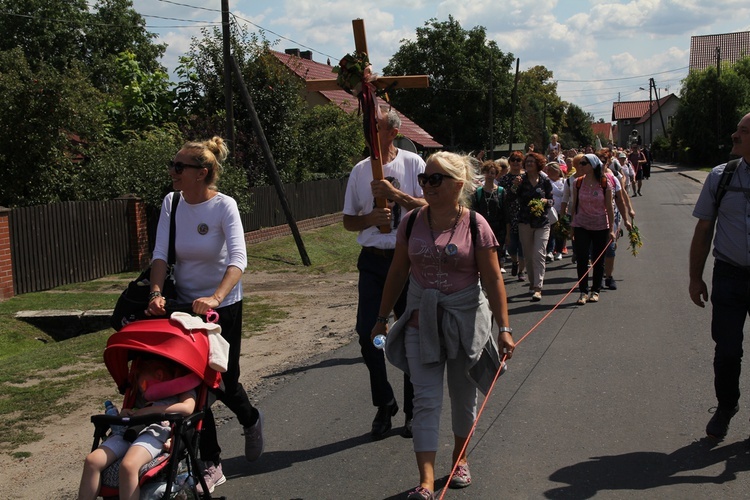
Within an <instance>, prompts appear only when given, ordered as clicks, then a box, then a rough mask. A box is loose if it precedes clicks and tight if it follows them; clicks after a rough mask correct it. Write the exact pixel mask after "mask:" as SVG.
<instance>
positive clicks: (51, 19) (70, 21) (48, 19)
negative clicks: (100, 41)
mask: <svg viewBox="0 0 750 500" xmlns="http://www.w3.org/2000/svg"><path fill="white" fill-rule="evenodd" d="M0 14H2V15H6V16H12V17H21V18H24V19H33V20H35V21H46V22H53V23H62V24H78V25H79V24H81V20H77V19H58V18H54V17H43V16H34V15H31V14H17V13H15V12H7V11H0ZM139 15H140V16H141V17H152V18H155V19H164V20H167V21H179V22H184V23H207V24H199V25H196V24H193V25H192V26H179V25H178V26H151V25H146V26H145V27H146V28H201V27H208V26H216V25H217V24H221V23H220V22H213V21H196V20H194V19H178V18H175V17H163V16H152V15H148V14H139ZM85 23H86V25H87V26H103V27H105V28H106V27H118V26H120V25H119V24H109V23H93V22H90V21H88V20H86V21H85Z"/></svg>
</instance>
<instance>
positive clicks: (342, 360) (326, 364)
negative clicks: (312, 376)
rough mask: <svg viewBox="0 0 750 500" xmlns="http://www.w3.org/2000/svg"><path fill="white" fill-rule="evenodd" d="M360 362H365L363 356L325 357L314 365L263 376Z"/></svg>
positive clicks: (278, 375) (296, 367)
mask: <svg viewBox="0 0 750 500" xmlns="http://www.w3.org/2000/svg"><path fill="white" fill-rule="evenodd" d="M360 363H364V361H362V358H361V357H356V358H331V359H324V360H323V361H320V362H318V363H315V364H312V365H304V366H295V367H294V368H289V369H288V370H284V371H282V372H278V373H271V374H269V375H266V376H264V377H263V378H275V377H283V376H285V375H296V374H298V373H302V372H306V371H308V370H315V369H318V368H330V367H332V366H351V365H358V364H360Z"/></svg>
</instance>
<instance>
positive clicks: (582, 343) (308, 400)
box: [215, 168, 750, 499]
mask: <svg viewBox="0 0 750 500" xmlns="http://www.w3.org/2000/svg"><path fill="white" fill-rule="evenodd" d="M682 174H683V175H680V172H678V171H677V170H675V169H672V168H654V169H653V173H652V176H651V179H649V180H647V181H645V185H644V188H643V193H644V196H642V197H637V198H634V200H633V203H634V205H635V209H636V211H637V216H636V224H637V225H638V227H639V228H640V231H641V233H642V235H643V239H644V246H643V248H641V250H640V253H639V254H638V256H637V257H633V256H632V255H630V252H629V251H628V250H627V248H626V247H627V241H626V240H625V241H623V243H622V244H621V246H620V249H619V251H618V256H617V262H616V269H615V277H616V279H617V281H618V286H619V288H618V290H616V291H610V290H605V291H603V293H602V296H601V301H600V302H599V303H597V304H591V303H589V304H587V305H585V306H576V305H574V301H575V299H576V298H577V297H576V295H577V294H576V293H573V294H571V295H570V296H568V297H565V295H566V294H567V293H568V291H569V290H570V288H571V287H572V286H573V285H574V283H575V269H574V266H573V265H572V264H571V263H570V259H569V258H567V257H566V258H565V259H564V260H563V261H560V262H554V263H552V264H550V265H549V266H548V270H547V275H546V280H545V290H544V297H543V300H542V302H540V303H531V302H530V301H529V295H528V292H527V291H526V288H525V287H523V286H522V285H521V283H518V282H517V281H515V280H514V279H513V278H511V277H510V275H509V274H508V275H507V278H506V286H507V289H508V294H509V296H510V309H511V323H512V326H513V327H514V330H515V333H514V336H515V338H516V339H519V338H521V336H522V335H523V334H524V333H526V332H528V331H529V330H530V329H532V327H534V326H535V325H537V323H539V322H540V320H542V318H543V317H544V316H545V315H547V314H548V313H549V312H550V311H551V310H552V309H553V308H554V306H555V305H556V303H557V302H558V301H560V300H562V303H561V304H560V306H559V307H558V308H557V309H555V310H554V311H553V312H551V314H549V316H548V317H546V319H544V320H543V321H541V324H539V325H538V326H537V327H536V328H535V329H534V330H533V332H532V333H531V334H530V335H529V336H528V337H527V338H526V339H525V340H524V341H523V342H522V343H521V344H520V345H519V346H518V348H517V350H516V354H515V356H514V357H513V359H512V360H511V362H510V364H509V370H508V372H507V373H506V374H505V375H503V376H502V377H501V378H500V379H499V383H498V385H497V387H496V389H495V391H494V392H493V393H492V394H491V396H490V398H489V401H488V403H487V406H486V408H485V410H484V413H483V414H482V416H481V418H480V420H479V423H478V426H477V431H476V434H475V436H474V438H473V439H472V441H471V443H470V448H469V463H470V466H471V471H472V476H473V484H472V485H471V486H470V487H469V488H466V489H464V490H448V492H447V494H446V495H445V498H449V499H450V498H565V499H568V498H570V499H581V498H592V497H597V498H659V499H662V498H680V499H684V498H691V499H693V498H720V497H721V498H727V497H729V498H747V497H748V495H749V494H748V491H750V473H749V471H750V446H749V445H748V442H747V437H748V433H750V423H748V415H750V412H749V411H748V409H747V408H741V409H740V413H739V414H738V415H737V416H736V417H735V418H734V420H733V425H732V427H731V428H730V431H729V435H728V436H727V438H726V440H724V441H723V442H721V443H716V442H714V441H711V440H709V439H707V438H705V437H704V428H705V424H706V422H707V421H708V419H709V418H710V417H711V413H710V412H711V411H712V410H713V407H714V404H715V403H714V397H713V388H712V368H711V363H712V356H713V343H712V341H711V339H710V335H709V321H710V310H709V309H708V308H707V309H701V308H699V307H696V306H695V305H693V304H692V302H690V299H689V297H688V294H687V288H688V274H687V265H688V249H689V246H690V239H691V237H692V233H693V228H694V226H695V219H694V218H693V217H692V215H691V213H692V209H693V205H694V203H695V201H696V199H697V196H698V193H699V191H700V188H701V182H700V181H701V180H702V179H703V178H704V177H705V174H697V175H695V174H688V173H685V172H682ZM691 177H692V178H691ZM696 181H698V182H696ZM711 265H712V262H709V265H708V266H707V269H708V271H707V273H706V275H707V278H710V269H711ZM708 282H709V283H710V279H709V280H708ZM301 326H303V325H301ZM300 348H304V346H300ZM391 378H392V380H394V385H396V386H399V381H400V373H397V372H396V370H395V369H393V371H392V377H391ZM274 381H275V382H276V385H275V387H274V389H273V390H272V391H269V392H268V394H267V395H266V396H264V397H263V399H262V400H261V401H260V404H259V406H260V407H261V408H262V410H263V411H264V413H265V437H266V443H267V444H266V451H265V454H264V455H263V456H262V457H261V459H260V460H259V461H258V462H256V463H252V464H249V463H247V462H245V460H244V457H243V448H242V446H243V438H242V436H241V435H240V429H239V427H238V424H237V423H236V421H235V420H230V421H228V422H227V423H226V425H223V426H222V427H221V428H220V436H219V438H220V442H221V443H222V446H223V447H224V457H225V459H224V473H225V474H226V476H227V478H228V482H227V483H226V484H225V485H223V486H220V487H218V488H217V489H216V491H215V495H225V496H226V497H228V498H263V499H266V498H268V499H298V498H299V499H301V498H304V499H339V498H361V499H383V498H405V493H406V492H407V491H408V490H410V489H412V488H413V487H414V486H416V485H417V484H418V473H417V468H416V464H415V459H414V454H413V452H412V448H411V441H410V440H408V439H404V438H402V437H401V436H399V434H398V432H399V431H400V425H401V424H402V423H403V414H402V413H401V412H399V414H398V415H397V416H396V418H395V420H394V423H395V424H396V426H397V427H396V428H394V430H393V431H392V433H391V435H390V436H389V437H387V438H386V439H384V440H382V441H378V442H372V441H371V440H370V439H369V436H368V432H369V428H370V423H371V421H372V418H373V416H374V414H375V409H374V408H373V407H372V406H371V404H370V396H369V389H368V382H367V374H366V368H365V367H364V365H363V364H362V363H361V362H360V357H359V353H358V345H357V344H356V342H352V343H351V344H350V345H348V346H346V347H344V348H341V349H339V350H337V351H334V352H331V353H329V354H327V355H325V356H322V357H319V358H315V359H313V360H311V361H310V362H309V364H307V365H306V366H304V367H300V368H299V369H293V370H289V371H287V372H284V373H279V374H278V377H275V378H274ZM747 385H748V383H747V377H745V378H744V380H743V389H744V392H745V393H748V390H747V389H748V387H747ZM398 394H401V390H400V387H399V389H398ZM399 403H400V401H399ZM448 408H449V404H448V401H447V390H446V401H445V403H444V411H443V417H442V422H441V441H440V443H441V447H442V448H441V449H440V450H439V452H438V463H437V474H438V477H441V476H442V477H443V482H444V480H445V476H447V474H448V473H449V470H450V450H451V447H452V435H451V432H450V424H449V422H450V413H449V411H448Z"/></svg>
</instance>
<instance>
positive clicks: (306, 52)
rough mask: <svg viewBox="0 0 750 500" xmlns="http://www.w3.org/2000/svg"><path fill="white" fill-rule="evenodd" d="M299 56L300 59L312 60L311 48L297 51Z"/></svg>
mask: <svg viewBox="0 0 750 500" xmlns="http://www.w3.org/2000/svg"><path fill="white" fill-rule="evenodd" d="M299 56H300V57H301V58H302V59H307V60H308V61H312V50H303V51H302V52H300V53H299Z"/></svg>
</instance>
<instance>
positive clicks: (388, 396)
mask: <svg viewBox="0 0 750 500" xmlns="http://www.w3.org/2000/svg"><path fill="white" fill-rule="evenodd" d="M392 260H393V257H392V256H385V255H376V254H373V253H370V252H367V251H366V250H362V252H361V253H360V254H359V259H358V260H357V269H358V270H359V284H358V290H359V301H358V304H357V326H356V330H357V333H358V334H359V345H360V348H361V352H362V358H363V359H364V361H365V365H366V366H367V369H368V371H369V372H370V392H371V394H372V404H373V405H374V406H383V405H386V404H388V403H390V402H391V401H392V400H393V399H394V394H393V388H392V387H391V384H390V382H388V374H387V372H386V367H385V355H384V354H383V351H381V350H380V349H376V348H375V346H374V345H372V340H370V335H371V333H372V327H373V326H375V319H376V318H377V317H378V311H379V309H380V299H381V298H382V296H383V287H384V286H385V279H386V277H387V276H388V269H389V268H390V266H391V261H392ZM408 289H409V284H408V283H407V284H406V286H405V287H404V291H403V292H402V293H401V296H400V297H399V299H398V301H397V302H396V306H395V307H394V308H393V312H394V313H395V314H396V316H397V317H398V316H400V315H401V314H403V312H404V310H405V309H406V294H407V292H408ZM413 399H414V387H413V386H412V385H411V381H410V380H409V376H408V375H406V374H404V413H405V414H406V415H407V416H409V417H411V416H412V413H413V409H414V403H413Z"/></svg>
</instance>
